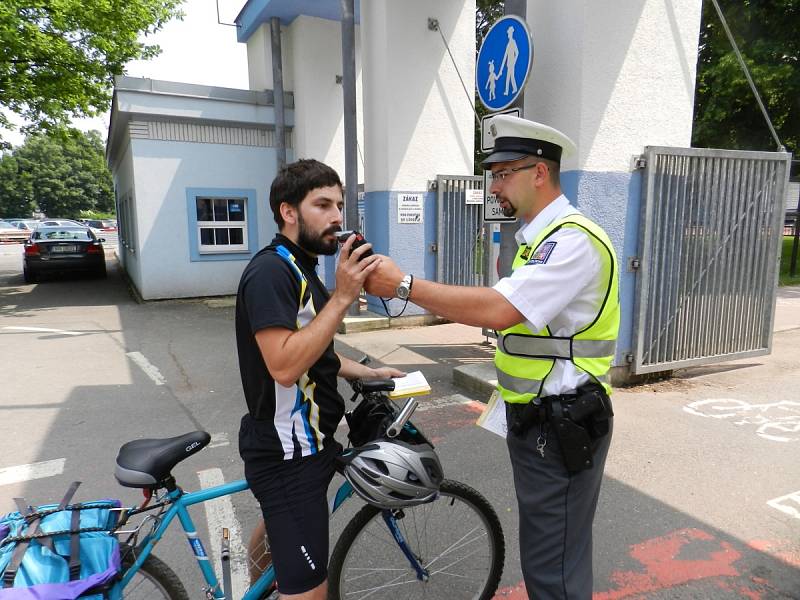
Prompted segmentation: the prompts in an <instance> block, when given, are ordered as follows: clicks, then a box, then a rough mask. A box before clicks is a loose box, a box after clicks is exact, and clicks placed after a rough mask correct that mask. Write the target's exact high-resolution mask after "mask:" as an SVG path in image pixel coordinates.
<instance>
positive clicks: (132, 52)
mask: <svg viewBox="0 0 800 600" xmlns="http://www.w3.org/2000/svg"><path fill="white" fill-rule="evenodd" d="M181 2H182V0H93V1H92V2H90V3H88V4H87V3H86V2H85V1H84V0H3V1H2V2H0V107H2V108H4V109H7V110H9V111H11V112H13V113H16V114H17V115H19V116H21V117H23V118H25V119H27V120H28V121H30V122H31V125H30V126H28V127H26V128H25V129H26V130H27V131H35V130H38V129H41V128H43V127H44V128H52V127H54V126H58V125H65V124H68V123H69V120H70V118H71V117H81V116H96V115H97V114H99V113H102V112H104V111H105V110H107V109H108V106H109V102H110V100H111V90H112V87H113V80H114V76H115V75H120V74H122V73H123V69H124V66H125V64H126V63H127V62H129V61H131V60H135V59H148V58H151V57H153V56H155V55H157V54H158V53H159V52H160V49H159V47H158V46H156V45H151V46H148V45H145V44H142V43H141V42H139V36H140V35H142V34H151V33H154V32H156V31H158V30H159V29H161V27H163V25H164V24H165V23H166V22H167V21H168V20H169V19H171V18H173V17H178V18H180V17H181V16H182V15H181V13H180V12H179V11H178V6H179V5H180V3H181ZM10 126H11V125H10V123H9V121H8V119H7V118H6V117H5V116H4V115H3V114H2V113H0V127H3V128H9V127H10ZM1 141H2V140H0V142H1ZM4 147H7V144H5V145H4Z"/></svg>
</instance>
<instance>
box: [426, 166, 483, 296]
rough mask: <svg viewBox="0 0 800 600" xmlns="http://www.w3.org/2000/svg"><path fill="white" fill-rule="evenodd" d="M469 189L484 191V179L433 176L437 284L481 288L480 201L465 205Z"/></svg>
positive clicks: (481, 229)
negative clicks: (435, 200) (435, 212)
mask: <svg viewBox="0 0 800 600" xmlns="http://www.w3.org/2000/svg"><path fill="white" fill-rule="evenodd" d="M470 190H483V178H482V177H478V176H472V175H437V177H436V191H437V195H436V197H437V220H438V221H437V243H436V248H437V252H436V274H437V276H436V280H437V281H438V282H440V283H447V284H451V285H483V253H484V244H483V235H484V234H483V202H482V201H481V203H480V204H468V200H470V199H471V198H470V196H471V194H470Z"/></svg>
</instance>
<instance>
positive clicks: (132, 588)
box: [119, 544, 189, 600]
mask: <svg viewBox="0 0 800 600" xmlns="http://www.w3.org/2000/svg"><path fill="white" fill-rule="evenodd" d="M119 552H120V556H121V557H122V570H123V571H125V570H127V569H128V568H129V567H130V566H131V565H133V563H134V561H135V560H136V557H135V550H134V549H133V548H131V547H130V546H127V545H125V544H122V545H120V549H119ZM122 597H123V598H125V600H139V599H141V600H145V599H148V600H157V599H159V598H165V599H166V600H189V595H188V594H187V593H186V589H185V588H184V587H183V584H182V583H181V580H180V579H178V576H177V575H176V574H175V572H174V571H173V570H172V569H170V568H169V567H168V566H167V564H166V563H165V562H164V561H162V560H161V559H160V558H158V557H157V556H153V555H152V554H151V555H150V556H148V557H147V560H146V561H144V564H143V565H142V566H141V568H140V569H139V571H138V572H137V573H136V575H134V576H133V579H131V580H130V582H129V583H128V585H126V586H125V589H123V590H122Z"/></svg>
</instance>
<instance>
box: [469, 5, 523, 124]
mask: <svg viewBox="0 0 800 600" xmlns="http://www.w3.org/2000/svg"><path fill="white" fill-rule="evenodd" d="M532 62H533V44H532V43H531V37H530V33H529V31H528V26H527V24H526V23H525V21H523V20H522V19H520V18H519V17H515V16H513V15H509V16H506V17H503V18H502V19H500V20H499V21H497V22H495V24H494V25H492V27H491V29H489V32H488V33H487V34H486V37H485V38H483V44H481V49H480V52H479V53H478V60H477V62H476V65H475V69H476V72H475V82H476V86H477V88H478V96H479V97H480V99H481V102H483V104H484V106H486V108H488V109H489V110H491V111H499V110H502V109H504V108H506V107H507V106H509V105H510V104H512V103H513V102H514V101H515V100H516V99H517V97H518V96H519V95H520V93H521V92H522V90H523V88H524V87H525V81H526V80H527V78H528V73H529V71H530V68H531V64H532Z"/></svg>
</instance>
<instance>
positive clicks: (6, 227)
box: [0, 221, 31, 242]
mask: <svg viewBox="0 0 800 600" xmlns="http://www.w3.org/2000/svg"><path fill="white" fill-rule="evenodd" d="M30 234H31V232H30V231H25V230H24V229H18V228H17V227H15V226H14V225H13V224H11V223H9V222H8V221H0V242H24V241H25V240H27V239H28V236H30Z"/></svg>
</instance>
